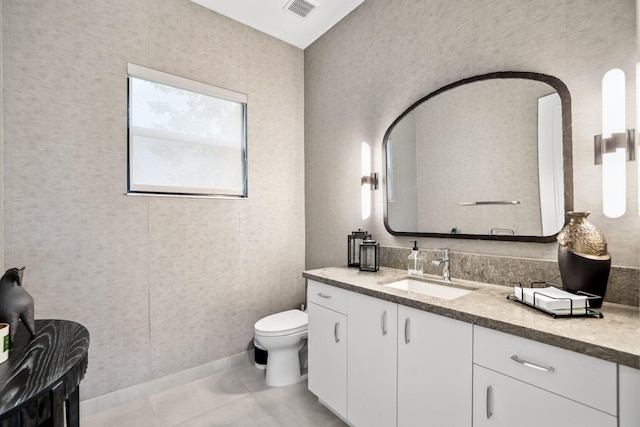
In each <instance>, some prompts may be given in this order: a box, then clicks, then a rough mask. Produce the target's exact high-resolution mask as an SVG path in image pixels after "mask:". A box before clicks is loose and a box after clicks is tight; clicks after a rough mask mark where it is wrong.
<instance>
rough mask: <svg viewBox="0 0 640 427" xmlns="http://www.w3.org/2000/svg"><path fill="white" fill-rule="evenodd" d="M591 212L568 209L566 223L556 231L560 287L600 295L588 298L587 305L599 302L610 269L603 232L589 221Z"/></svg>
mask: <svg viewBox="0 0 640 427" xmlns="http://www.w3.org/2000/svg"><path fill="white" fill-rule="evenodd" d="M590 213H591V212H567V215H568V216H569V223H568V224H567V225H565V226H564V228H563V229H562V230H560V233H558V237H557V240H558V243H559V246H558V267H559V268H560V277H561V279H562V287H563V288H564V289H565V290H566V291H568V292H571V293H574V294H575V293H578V292H579V291H583V292H587V293H589V294H593V295H597V296H599V297H601V298H600V299H592V300H589V306H590V307H593V308H598V307H600V306H601V305H602V301H603V300H604V296H605V293H606V291H607V283H608V281H609V271H610V269H611V255H610V254H609V252H608V251H607V242H606V240H605V238H604V235H603V234H602V232H601V231H600V230H599V229H598V228H597V227H596V226H595V225H593V224H591V223H590V222H589V221H587V217H588V216H589V214H590Z"/></svg>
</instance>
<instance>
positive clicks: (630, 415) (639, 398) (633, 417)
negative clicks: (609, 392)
mask: <svg viewBox="0 0 640 427" xmlns="http://www.w3.org/2000/svg"><path fill="white" fill-rule="evenodd" d="M619 369H620V393H619V394H620V413H619V415H618V416H619V417H620V427H638V426H640V371H639V370H637V369H634V368H630V367H628V366H622V365H621V366H620V367H619Z"/></svg>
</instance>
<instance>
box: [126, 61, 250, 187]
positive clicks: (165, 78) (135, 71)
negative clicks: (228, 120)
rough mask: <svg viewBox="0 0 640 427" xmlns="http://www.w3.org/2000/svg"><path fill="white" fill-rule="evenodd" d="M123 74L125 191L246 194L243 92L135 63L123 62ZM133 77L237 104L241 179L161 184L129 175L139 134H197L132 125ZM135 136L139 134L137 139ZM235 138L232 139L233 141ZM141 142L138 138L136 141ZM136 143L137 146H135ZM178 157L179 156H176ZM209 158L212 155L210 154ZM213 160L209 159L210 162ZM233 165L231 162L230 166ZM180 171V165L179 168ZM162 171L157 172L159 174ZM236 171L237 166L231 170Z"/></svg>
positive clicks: (171, 137) (183, 139)
mask: <svg viewBox="0 0 640 427" xmlns="http://www.w3.org/2000/svg"><path fill="white" fill-rule="evenodd" d="M127 77H128V96H129V99H128V101H129V105H128V111H127V117H128V120H127V125H128V159H127V194H134V195H172V196H191V197H194V196H195V197H231V198H246V197H247V136H246V135H247V131H246V128H247V115H246V114H247V113H246V112H247V95H246V94H243V93H239V92H235V91H232V90H228V89H224V88H220V87H216V86H212V85H209V84H206V83H201V82H197V81H194V80H190V79H187V78H184V77H179V76H176V75H173V74H168V73H164V72H161V71H157V70H153V69H150V68H146V67H142V66H139V65H135V64H127ZM134 79H139V80H143V81H148V82H152V83H157V84H160V85H164V86H170V87H173V88H176V89H180V90H183V91H190V92H194V93H198V94H200V95H205V96H209V97H213V98H217V99H219V100H224V101H229V102H232V103H237V104H240V107H241V108H240V111H241V113H240V114H241V116H242V117H241V121H242V124H241V127H242V129H241V130H240V132H239V134H240V138H239V139H240V140H239V141H237V143H238V144H237V146H235V145H234V147H233V150H237V151H238V154H239V156H240V159H238V167H240V168H242V171H240V173H241V177H242V178H241V181H242V182H241V183H239V182H238V181H239V179H237V178H234V184H233V185H227V186H225V185H220V184H219V183H218V185H215V184H216V183H214V182H207V183H202V185H200V184H198V186H193V187H192V186H184V185H180V184H176V185H173V184H167V183H166V182H164V183H161V184H156V183H149V182H144V183H143V182H136V179H140V178H139V177H138V176H132V175H135V174H132V166H133V165H134V163H135V162H136V157H135V154H134V152H135V150H134V146H135V144H136V142H137V141H142V138H151V139H157V140H164V141H171V142H176V143H185V144H189V143H197V142H198V141H197V139H198V137H190V136H187V135H184V136H183V135H179V134H176V133H172V132H166V133H164V132H163V131H158V130H154V129H146V128H142V127H136V126H134V123H132V121H133V120H132V103H133V102H135V100H134V99H132V96H135V93H133V84H134ZM136 138H140V139H137V140H136ZM234 142H235V141H234ZM138 143H141V142H138ZM138 147H140V146H138ZM176 160H177V161H179V160H180V159H176ZM212 160H213V157H212ZM212 163H213V162H212ZM232 167H235V166H232ZM182 172H184V169H182ZM162 173H164V172H161V174H162ZM234 173H235V174H237V173H238V171H237V170H235V171H234Z"/></svg>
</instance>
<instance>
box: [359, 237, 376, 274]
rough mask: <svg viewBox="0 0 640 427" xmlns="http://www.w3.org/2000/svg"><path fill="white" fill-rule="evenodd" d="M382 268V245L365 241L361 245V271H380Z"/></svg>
mask: <svg viewBox="0 0 640 427" xmlns="http://www.w3.org/2000/svg"><path fill="white" fill-rule="evenodd" d="M379 268H380V244H378V243H376V242H375V241H365V242H364V243H363V244H361V245H360V270H361V271H378V270H379Z"/></svg>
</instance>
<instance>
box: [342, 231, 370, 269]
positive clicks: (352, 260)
mask: <svg viewBox="0 0 640 427" xmlns="http://www.w3.org/2000/svg"><path fill="white" fill-rule="evenodd" d="M367 239H371V234H369V232H367V231H363V230H360V229H358V231H352V232H351V234H350V235H349V236H347V245H348V246H347V266H348V267H360V244H361V243H362V242H364V241H365V240H367Z"/></svg>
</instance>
